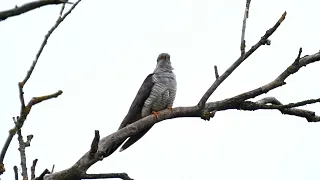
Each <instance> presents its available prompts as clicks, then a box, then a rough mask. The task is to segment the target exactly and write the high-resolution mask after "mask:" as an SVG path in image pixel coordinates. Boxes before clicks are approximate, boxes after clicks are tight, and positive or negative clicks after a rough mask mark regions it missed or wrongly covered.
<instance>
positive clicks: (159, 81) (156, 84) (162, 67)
mask: <svg viewBox="0 0 320 180" xmlns="http://www.w3.org/2000/svg"><path fill="white" fill-rule="evenodd" d="M172 70H173V67H172V66H171V62H170V55H169V54H167V53H161V54H160V55H159V56H158V59H157V66H156V68H155V70H154V72H153V73H152V74H149V75H148V76H147V78H146V79H145V80H144V82H143V83H142V85H141V87H140V89H139V91H138V93H137V95H136V97H135V99H134V100H133V102H132V104H131V106H130V109H129V111H128V113H127V115H126V116H125V118H124V119H123V121H122V123H121V125H120V127H119V129H121V128H124V127H125V126H127V125H129V124H131V123H133V122H135V121H137V120H139V119H141V118H143V117H146V116H148V115H150V114H151V113H152V112H157V111H161V110H163V109H165V108H171V107H172V105H173V102H174V99H175V96H176V89H177V82H176V76H175V74H174V73H173V71H172ZM151 127H152V126H151ZM151 127H149V128H147V129H145V130H143V131H141V132H139V133H138V134H136V135H134V136H131V137H129V139H128V140H127V141H126V142H125V143H124V145H123V146H122V147H121V149H120V151H123V150H125V149H127V148H128V147H130V146H131V145H132V144H134V143H135V142H136V141H138V140H139V139H140V138H141V137H142V136H143V135H144V134H146V133H147V132H148V131H149V130H150V129H151Z"/></svg>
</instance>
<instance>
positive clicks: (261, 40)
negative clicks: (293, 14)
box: [198, 12, 287, 109]
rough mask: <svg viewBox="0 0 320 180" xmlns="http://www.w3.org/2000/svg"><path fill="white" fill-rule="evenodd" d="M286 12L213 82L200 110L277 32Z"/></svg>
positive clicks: (203, 98) (200, 102)
mask: <svg viewBox="0 0 320 180" xmlns="http://www.w3.org/2000/svg"><path fill="white" fill-rule="evenodd" d="M286 14H287V13H286V12H284V13H283V14H282V16H281V18H280V19H279V20H278V21H277V23H276V24H275V25H274V26H273V27H272V28H270V29H269V30H268V31H266V33H265V35H264V36H262V37H261V39H260V41H259V42H257V43H256V44H255V45H254V46H252V47H251V49H250V50H249V51H248V52H246V53H244V54H243V55H242V56H240V57H239V58H238V59H237V60H236V61H235V62H234V63H233V64H232V65H231V66H230V67H229V68H228V69H227V70H226V71H225V72H224V73H223V74H222V75H221V76H220V77H219V78H218V79H216V80H215V82H214V83H213V84H212V85H211V87H210V88H209V89H208V90H207V92H206V93H205V94H204V95H203V96H202V98H201V100H200V101H199V103H198V106H199V108H200V109H202V108H203V107H204V106H205V103H206V102H207V100H208V99H209V97H210V96H211V94H212V93H213V92H214V91H215V90H216V89H217V88H218V87H219V85H220V84H221V83H222V82H223V81H224V80H225V79H226V78H227V77H228V76H229V75H230V74H231V73H232V72H233V71H234V70H235V69H236V68H237V67H238V66H239V65H240V64H241V63H242V62H243V61H244V60H245V59H247V58H248V57H249V56H250V55H251V54H252V53H253V52H254V51H255V50H257V49H258V48H259V47H260V46H261V45H263V44H265V43H266V41H267V39H268V38H269V37H270V36H271V35H272V34H273V33H274V32H275V31H276V30H277V28H278V27H279V26H280V24H281V22H282V21H283V20H284V18H285V16H286Z"/></svg>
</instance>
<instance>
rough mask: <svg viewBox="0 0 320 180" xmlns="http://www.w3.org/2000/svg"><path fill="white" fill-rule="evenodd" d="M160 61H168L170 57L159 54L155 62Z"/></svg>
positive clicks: (166, 54) (165, 54)
mask: <svg viewBox="0 0 320 180" xmlns="http://www.w3.org/2000/svg"><path fill="white" fill-rule="evenodd" d="M161 60H168V61H170V55H169V54H168V53H161V54H159V56H158V59H157V62H159V61H161Z"/></svg>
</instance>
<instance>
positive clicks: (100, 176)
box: [81, 173, 133, 180]
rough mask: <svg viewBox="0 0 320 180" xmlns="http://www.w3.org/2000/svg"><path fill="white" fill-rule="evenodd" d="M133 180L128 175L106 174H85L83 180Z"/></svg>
mask: <svg viewBox="0 0 320 180" xmlns="http://www.w3.org/2000/svg"><path fill="white" fill-rule="evenodd" d="M111 178H118V179H123V180H133V179H131V178H130V177H129V176H128V174H126V173H106V174H85V175H83V176H82V177H81V179H111Z"/></svg>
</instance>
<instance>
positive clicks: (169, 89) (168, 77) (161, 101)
mask: <svg viewBox="0 0 320 180" xmlns="http://www.w3.org/2000/svg"><path fill="white" fill-rule="evenodd" d="M153 81H154V83H155V84H154V86H153V87H152V90H151V93H150V95H149V97H148V98H147V100H146V101H145V103H144V106H143V108H142V112H141V115H142V117H145V116H148V115H150V114H151V112H152V111H161V110H163V109H165V108H167V107H172V105H173V101H174V99H175V96H176V79H175V75H174V74H173V73H159V74H155V75H154V76H153Z"/></svg>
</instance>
